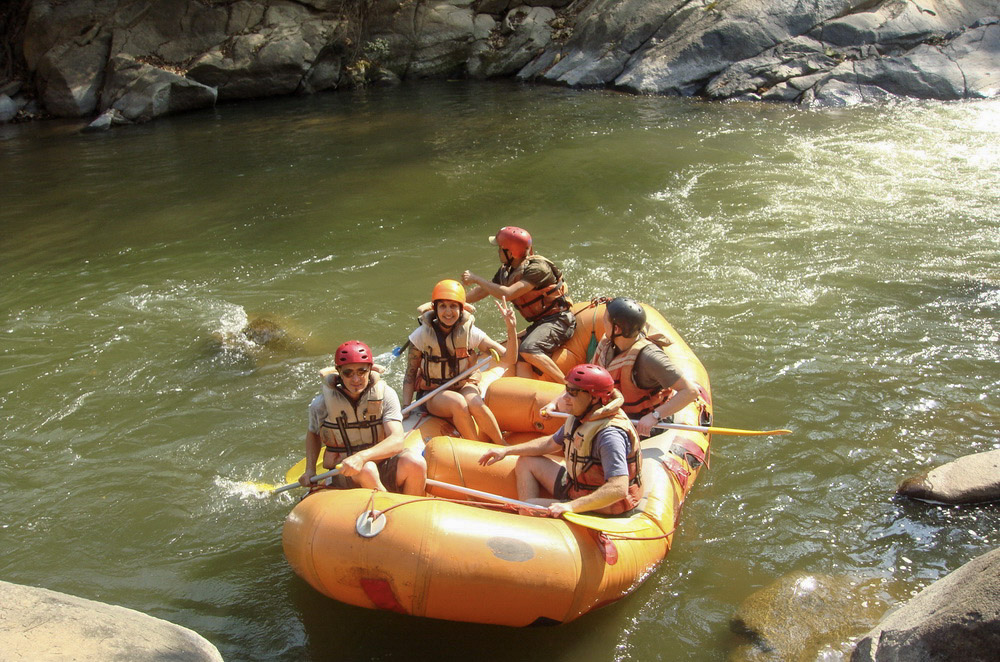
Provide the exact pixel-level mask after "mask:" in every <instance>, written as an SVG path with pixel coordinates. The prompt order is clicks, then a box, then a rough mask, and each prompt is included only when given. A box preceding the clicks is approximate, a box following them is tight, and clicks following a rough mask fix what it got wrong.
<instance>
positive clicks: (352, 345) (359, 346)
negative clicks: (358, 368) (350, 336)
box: [333, 340, 375, 366]
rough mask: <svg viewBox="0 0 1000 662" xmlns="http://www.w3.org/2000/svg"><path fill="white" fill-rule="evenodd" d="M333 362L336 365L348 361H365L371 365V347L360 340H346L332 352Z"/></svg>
mask: <svg viewBox="0 0 1000 662" xmlns="http://www.w3.org/2000/svg"><path fill="white" fill-rule="evenodd" d="M333 362H334V364H335V365H337V366H342V365H346V364H348V363H367V364H368V365H373V364H374V363H375V359H374V358H373V357H372V348H371V347H369V346H368V345H366V344H364V343H363V342H361V341H360V340H348V341H347V342H345V343H344V344H343V345H341V346H340V347H338V348H337V351H336V352H334V353H333Z"/></svg>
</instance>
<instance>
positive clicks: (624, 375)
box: [594, 338, 673, 417]
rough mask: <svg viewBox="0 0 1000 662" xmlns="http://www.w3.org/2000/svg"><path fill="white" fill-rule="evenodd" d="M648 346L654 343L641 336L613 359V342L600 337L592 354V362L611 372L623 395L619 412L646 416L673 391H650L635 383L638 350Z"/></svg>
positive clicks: (658, 389)
mask: <svg viewBox="0 0 1000 662" xmlns="http://www.w3.org/2000/svg"><path fill="white" fill-rule="evenodd" d="M651 345H652V346H654V347H655V346H657V345H656V344H655V343H653V342H651V341H649V340H647V339H646V338H640V339H639V340H638V341H636V343H635V344H634V345H632V346H631V347H629V348H628V349H627V350H625V351H624V352H622V353H621V354H619V355H618V356H616V357H615V358H613V359H612V358H610V356H611V350H612V348H613V347H614V343H612V342H611V339H610V338H602V339H601V342H600V343H598V345H597V352H596V353H595V354H594V363H596V364H597V365H599V366H601V367H603V368H605V369H606V370H607V371H608V372H609V373H611V378H612V379H614V380H615V384H616V385H617V386H618V390H620V391H621V392H622V395H623V396H624V397H625V404H623V405H622V411H624V412H625V413H626V414H629V415H630V416H632V417H640V416H645V415H646V414H648V413H649V412H651V411H653V409H655V408H656V407H659V406H660V404H661V403H663V402H666V401H667V400H668V399H669V398H670V396H671V395H672V394H673V389H670V388H656V389H653V390H649V389H644V388H639V386H637V385H636V383H635V369H636V368H635V364H636V361H638V359H639V354H640V352H642V350H643V349H645V348H646V347H649V346H651Z"/></svg>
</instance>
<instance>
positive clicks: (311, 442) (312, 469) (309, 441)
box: [299, 431, 323, 487]
mask: <svg viewBox="0 0 1000 662" xmlns="http://www.w3.org/2000/svg"><path fill="white" fill-rule="evenodd" d="M322 447H323V443H322V441H320V438H319V435H318V434H316V433H315V432H312V431H307V432H306V470H305V473H303V474H302V475H301V476H299V485H301V486H302V487H309V486H310V485H311V484H312V482H311V480H312V477H313V476H315V475H316V461H317V460H319V452H320V450H321V449H322Z"/></svg>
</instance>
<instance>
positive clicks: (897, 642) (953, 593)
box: [851, 549, 1000, 662]
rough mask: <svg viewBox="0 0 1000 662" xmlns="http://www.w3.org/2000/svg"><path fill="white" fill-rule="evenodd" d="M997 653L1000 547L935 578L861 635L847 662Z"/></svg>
mask: <svg viewBox="0 0 1000 662" xmlns="http://www.w3.org/2000/svg"><path fill="white" fill-rule="evenodd" d="M997 651H1000V549H996V550H993V551H992V552H989V553H987V554H984V555H982V556H980V557H978V558H975V559H973V560H972V561H969V562H968V563H966V564H965V565H963V566H962V567H960V568H959V569H958V570H956V571H954V572H952V573H951V574H949V575H947V576H945V577H943V578H942V579H939V580H938V581H936V582H934V583H933V584H931V585H930V586H928V587H927V588H925V589H924V590H923V591H921V592H920V593H918V594H917V595H916V596H915V597H914V598H913V599H911V600H910V601H909V602H907V603H906V604H904V605H903V606H902V607H900V608H899V609H897V610H895V611H893V612H892V613H890V614H889V615H888V616H886V617H885V618H884V619H882V621H881V622H880V623H879V624H878V625H877V626H876V627H875V628H874V629H872V630H871V632H869V633H868V634H866V635H865V636H864V637H863V638H862V639H861V640H860V641H858V644H857V646H856V648H855V649H854V653H853V655H852V656H851V661H852V662H877V661H881V660H885V661H890V660H891V661H895V660H906V661H907V662H948V661H951V660H963V661H969V662H976V661H980V660H981V661H983V662H985V661H986V660H996V659H997Z"/></svg>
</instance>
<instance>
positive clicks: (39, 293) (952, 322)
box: [0, 82, 1000, 662]
mask: <svg viewBox="0 0 1000 662" xmlns="http://www.w3.org/2000/svg"><path fill="white" fill-rule="evenodd" d="M76 128H78V125H75V124H67V123H62V122H45V123H35V124H28V125H16V126H3V127H0V194H2V198H0V407H2V418H0V422H2V423H0V424H2V433H3V441H2V454H3V459H2V461H0V487H2V490H0V504H2V508H0V512H2V519H0V549H2V555H0V579H4V580H7V581H12V582H17V583H23V584H30V585H35V586H42V587H46V588H51V589H54V590H58V591H63V592H67V593H71V594H74V595H79V596H82V597H86V598H91V599H95V600H100V601H104V602H109V603H114V604H120V605H124V606H127V607H131V608H134V609H138V610H140V611H143V612H146V613H149V614H151V615H153V616H157V617H161V618H165V619H168V620H170V621H173V622H175V623H178V624H181V625H184V626H187V627H190V628H193V629H194V630H196V631H198V632H199V633H201V634H202V635H204V636H205V637H207V638H208V639H209V640H210V641H212V642H213V643H214V644H215V645H216V646H218V648H219V649H220V651H221V652H222V654H223V655H224V657H225V658H226V659H227V660H367V659H373V660H414V659H417V660H424V659H432V658H439V659H456V660H457V659H470V658H474V659H478V660H482V661H485V660H524V659H529V660H573V661H574V662H589V661H591V660H595V661H596V660H602V661H603V660H643V661H645V660H724V659H726V658H727V656H728V655H730V653H731V652H732V651H733V650H734V647H735V646H736V643H737V642H736V640H735V639H734V638H733V636H732V635H731V634H730V631H729V620H730V618H731V616H732V615H733V614H734V612H735V611H736V609H737V607H738V606H739V604H740V603H741V602H742V601H743V600H744V599H745V598H746V597H747V596H748V595H749V594H751V593H752V592H754V591H755V590H757V589H759V588H760V587H762V586H765V585H767V584H769V583H771V582H772V581H774V580H775V579H777V578H778V577H780V576H782V575H785V574H788V573H792V572H796V571H805V572H810V573H823V574H832V575H847V576H852V577H860V578H867V579H875V580H877V581H878V582H880V585H881V586H882V589H881V590H882V593H883V594H884V597H885V599H886V600H888V601H890V602H895V601H897V600H901V599H905V598H906V597H907V596H909V595H910V594H911V593H912V592H915V591H917V590H919V589H920V588H922V587H923V586H925V585H927V584H928V583H930V582H931V581H933V580H934V579H937V578H939V577H941V576H943V575H944V574H946V573H947V572H949V571H951V570H954V569H955V568H957V567H958V566H959V565H961V564H962V563H964V562H966V561H968V560H969V559H971V558H973V557H974V556H976V555H979V554H982V553H984V552H986V551H989V550H991V549H993V548H994V547H996V546H997V544H998V541H1000V533H998V525H1000V510H998V508H997V507H996V506H983V507H978V508H950V507H935V506H928V505H926V504H918V503H911V502H905V501H901V500H898V499H896V498H894V497H893V493H894V489H895V486H896V483H897V482H898V481H899V480H900V479H902V478H904V477H906V476H908V475H912V474H914V473H918V472H921V471H923V470H925V469H927V468H929V467H932V466H934V465H936V464H939V463H942V462H945V461H949V460H952V459H955V458H957V457H959V456H962V455H966V454H969V453H973V452H977V451H986V450H992V449H995V448H998V447H1000V439H998V437H997V431H996V420H997V415H998V412H1000V402H998V398H997V395H996V391H997V389H998V388H1000V367H998V358H1000V266H998V265H1000V103H998V102H978V103H956V104H941V103H907V104H900V105H893V106H882V107H877V108H857V109H849V110H824V111H805V110H802V109H798V108H793V107H788V106H775V105H758V104H740V103H733V104H718V103H712V104H708V103H699V102H692V101H688V100H678V99H671V98H658V97H636V96H627V95H619V94H615V93H609V92H598V91H571V90H564V89H554V88H545V87H542V88H538V87H521V86H517V85H513V84H502V83H501V84H491V85H485V84H472V83H464V82H454V83H428V84H424V85H419V86H412V87H410V86H404V87H402V88H398V89H392V90H368V91H360V92H345V93H336V94H330V95H321V96H316V97H311V98H302V99H280V100H272V101H266V102H255V103H246V104H242V105H231V106H219V107H218V108H216V109H215V110H213V111H209V112H200V113H192V114H189V115H184V116H177V117H172V118H166V119H162V120H158V121H156V122H154V123H151V124H148V125H143V126H137V127H129V128H122V129H116V130H113V131H111V132H108V133H103V134H97V135H93V134H91V135H82V134H79V133H77V132H76V131H75V129H76ZM503 225H520V226H523V227H525V228H527V229H528V230H529V231H530V232H531V233H532V235H533V236H534V238H535V243H536V247H537V248H538V250H539V252H541V253H542V254H544V255H546V256H548V257H550V258H552V259H554V260H555V261H556V262H557V263H559V264H560V265H562V267H563V268H564V271H565V273H566V278H567V281H568V282H569V284H570V288H571V292H572V294H573V295H575V297H576V298H577V299H581V300H582V299H586V298H589V297H592V296H598V295H621V294H628V295H632V296H635V297H636V298H638V299H641V300H643V301H645V302H647V303H649V304H651V305H653V306H654V307H655V308H657V309H658V310H660V311H661V312H662V313H663V315H664V316H665V317H666V318H667V319H668V320H670V321H671V322H672V323H673V325H674V326H675V327H676V328H677V329H678V331H680V333H681V334H682V335H683V336H684V337H685V338H686V339H687V341H688V342H689V344H690V345H691V346H692V347H693V349H694V350H695V351H696V352H697V353H698V355H699V356H700V358H701V359H702V361H703V362H704V364H705V366H706V367H707V369H708V371H709V374H710V375H711V378H712V385H713V390H714V399H715V403H716V423H717V424H718V425H722V426H727V427H741V428H757V429H763V428H779V427H788V428H791V429H793V430H794V434H792V435H789V436H784V437H723V436H716V437H715V438H714V440H713V457H712V464H711V469H710V470H708V471H704V472H703V473H702V474H701V478H700V480H699V482H698V484H697V485H696V486H695V488H694V491H693V493H692V495H691V498H690V499H689V501H688V503H687V504H686V506H685V510H684V514H683V517H682V520H681V527H680V529H679V531H678V533H677V535H676V537H675V540H674V549H673V551H672V552H671V554H670V556H669V557H668V558H667V560H666V562H665V563H664V564H663V565H662V566H661V567H660V568H659V569H658V570H657V571H656V572H655V573H654V574H652V575H651V576H650V577H649V578H648V579H647V581H646V582H645V584H644V585H643V586H642V587H641V588H639V589H638V590H637V591H636V592H635V593H634V594H633V595H631V596H629V597H628V598H626V599H625V600H623V601H621V602H619V603H617V604H615V605H613V606H611V607H608V608H605V609H602V610H600V611H598V612H595V613H592V614H589V615H587V616H585V617H583V618H581V619H580V620H578V621H576V622H574V623H571V624H568V625H565V626H560V627H555V628H533V629H526V630H512V629H506V628H499V627H490V626H478V625H467V624H459V623H447V622H438V621H431V620H425V619H418V618H410V617H404V616H399V615H396V614H392V613H385V612H375V611H369V610H363V609H357V608H353V607H348V606H344V605H341V604H338V603H336V602H334V601H332V600H329V599H327V598H325V597H323V596H322V595H320V594H318V593H316V592H315V591H313V590H312V589H311V588H310V587H309V586H308V585H306V584H305V583H304V582H302V581H301V580H300V579H298V577H296V576H295V575H294V573H293V572H292V571H291V570H290V569H289V567H288V566H287V564H286V563H285V560H284V558H283V556H282V550H281V542H280V535H281V527H282V522H283V520H284V517H285V515H286V514H287V513H288V511H289V510H290V509H291V507H292V505H293V503H294V501H293V499H292V498H291V497H288V496H285V497H280V498H272V497H261V496H258V495H257V493H255V492H254V491H253V490H252V489H248V488H247V487H246V485H245V482H246V481H265V482H271V483H273V482H281V479H282V477H283V474H284V472H285V470H286V469H287V468H288V467H290V466H291V465H292V464H293V463H294V462H295V461H296V460H297V459H298V458H299V457H300V456H301V453H302V440H303V437H304V432H305V425H306V406H307V404H308V402H309V400H310V399H311V398H312V396H313V395H314V394H315V393H316V392H318V382H317V380H316V377H315V375H316V371H317V369H318V368H320V367H322V366H324V365H325V364H326V363H327V357H328V353H329V352H330V351H331V350H332V349H333V348H334V347H335V346H336V345H337V344H338V343H339V342H341V341H343V340H346V339H349V338H355V337H357V338H361V339H363V340H366V341H367V342H368V343H369V344H371V345H372V347H373V348H374V349H375V351H376V352H377V353H380V354H382V356H381V357H380V359H381V360H382V361H383V362H386V363H387V364H388V365H389V366H390V368H391V370H392V372H391V375H390V377H389V379H390V383H392V384H393V385H395V386H397V387H398V386H399V385H400V383H401V377H400V369H401V368H402V366H401V365H400V364H401V361H399V360H397V361H391V360H390V359H391V356H390V355H389V354H388V352H389V351H390V350H391V349H392V348H393V347H394V346H397V345H399V344H401V343H402V341H403V340H404V339H405V337H406V336H407V334H408V333H409V332H410V330H411V327H412V326H413V321H414V314H415V313H414V308H415V306H416V305H417V304H419V303H421V302H423V301H425V300H426V299H427V296H428V294H429V292H430V289H431V287H432V286H433V284H434V283H435V282H436V281H437V280H439V279H441V278H445V277H451V278H454V277H457V276H459V275H460V273H461V271H462V270H463V269H466V268H471V269H472V270H473V271H476V272H478V273H480V274H483V275H490V274H492V272H493V271H494V270H495V268H496V254H495V251H494V250H493V249H492V248H491V247H490V246H489V245H488V244H487V243H486V238H487V236H489V235H491V234H492V233H494V232H495V231H496V230H497V229H498V228H500V227H501V226H503ZM257 316H264V317H267V318H270V319H273V320H277V321H279V322H280V323H281V324H283V325H285V326H286V327H287V328H288V329H289V330H290V331H291V333H292V334H293V336H295V338H296V340H294V341H292V342H289V343H288V345H287V346H285V347H279V348H277V349H275V350H263V349H259V348H255V347H254V346H252V345H250V344H249V343H247V342H245V341H242V340H241V339H240V336H239V334H238V332H239V330H240V329H241V328H242V327H243V325H244V324H245V323H246V322H247V319H248V318H254V317H257ZM481 323H482V326H483V327H484V328H486V329H487V330H488V331H491V332H494V333H495V334H497V335H499V334H500V332H501V330H502V324H501V322H500V319H499V317H498V316H497V315H495V314H494V313H491V312H490V311H489V310H488V309H483V312H482V314H481ZM855 634H857V633H855ZM829 644H830V648H829V649H828V650H827V651H826V652H825V653H824V654H823V655H824V656H825V658H826V659H838V658H839V657H840V652H839V651H840V650H841V649H842V647H843V646H844V645H845V642H844V641H831V642H829Z"/></svg>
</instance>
